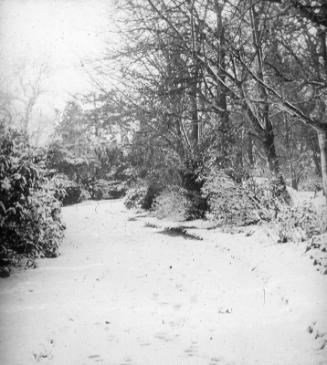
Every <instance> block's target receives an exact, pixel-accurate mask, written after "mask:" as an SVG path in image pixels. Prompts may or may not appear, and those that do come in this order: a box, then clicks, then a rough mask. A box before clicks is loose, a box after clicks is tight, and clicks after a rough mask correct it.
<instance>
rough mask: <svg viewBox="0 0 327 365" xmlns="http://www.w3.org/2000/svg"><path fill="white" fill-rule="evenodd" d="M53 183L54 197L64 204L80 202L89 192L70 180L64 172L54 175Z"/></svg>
mask: <svg viewBox="0 0 327 365" xmlns="http://www.w3.org/2000/svg"><path fill="white" fill-rule="evenodd" d="M53 185H54V187H55V191H56V198H57V199H58V200H60V201H61V202H62V204H63V205H64V206H67V205H72V204H77V203H80V202H81V201H83V200H85V199H87V198H88V197H89V194H88V193H87V191H86V190H85V189H83V187H82V186H80V185H79V184H77V183H76V182H74V181H72V180H70V179H69V178H68V177H67V176H66V175H64V174H59V175H56V176H55V177H54V178H53Z"/></svg>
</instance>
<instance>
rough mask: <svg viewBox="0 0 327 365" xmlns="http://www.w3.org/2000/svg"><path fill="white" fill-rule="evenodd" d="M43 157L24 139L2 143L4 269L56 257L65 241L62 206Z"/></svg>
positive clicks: (0, 205) (1, 258)
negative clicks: (20, 259) (27, 260)
mask: <svg viewBox="0 0 327 365" xmlns="http://www.w3.org/2000/svg"><path fill="white" fill-rule="evenodd" d="M45 175H46V169H45V168H44V163H43V157H42V155H40V154H39V153H38V151H36V150H34V149H32V148H30V147H29V146H28V145H27V144H26V141H25V140H24V138H23V137H22V136H21V135H17V134H16V135H13V134H7V135H6V136H4V137H1V139H0V196H1V199H0V242H1V245H0V265H1V266H6V267H7V266H10V265H12V264H15V263H17V261H19V258H21V257H27V258H30V259H34V258H35V257H54V256H56V255H57V250H58V245H59V243H60V241H61V239H62V237H63V229H64V226H63V224H62V222H61V219H60V206H61V205H60V202H59V201H58V200H57V199H56V197H55V194H56V191H55V188H54V185H53V184H52V183H51V182H50V181H49V180H48V179H47V178H45Z"/></svg>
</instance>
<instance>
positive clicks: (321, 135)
mask: <svg viewBox="0 0 327 365" xmlns="http://www.w3.org/2000/svg"><path fill="white" fill-rule="evenodd" d="M318 141H319V148H320V161H321V176H322V187H323V191H324V194H325V197H326V200H327V128H326V130H324V131H319V132H318Z"/></svg>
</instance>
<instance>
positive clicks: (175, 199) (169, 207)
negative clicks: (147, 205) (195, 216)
mask: <svg viewBox="0 0 327 365" xmlns="http://www.w3.org/2000/svg"><path fill="white" fill-rule="evenodd" d="M191 208H192V202H191V200H190V199H188V198H187V191H186V190H185V189H182V188H181V187H179V186H172V187H169V188H167V189H165V190H164V191H162V192H161V194H160V195H159V196H157V197H156V198H155V200H154V202H153V206H152V209H153V211H154V213H155V215H156V216H157V217H158V218H166V217H170V218H174V219H177V220H186V219H190V218H191V217H190V212H191Z"/></svg>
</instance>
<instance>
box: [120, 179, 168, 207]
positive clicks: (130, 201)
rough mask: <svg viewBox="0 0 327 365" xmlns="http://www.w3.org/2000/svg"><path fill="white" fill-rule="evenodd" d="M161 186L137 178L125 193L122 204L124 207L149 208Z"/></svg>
mask: <svg viewBox="0 0 327 365" xmlns="http://www.w3.org/2000/svg"><path fill="white" fill-rule="evenodd" d="M161 190H162V188H160V187H159V186H158V185H157V184H154V183H150V184H147V183H146V182H145V181H143V180H138V181H137V182H136V183H135V184H134V185H133V186H132V187H131V188H130V189H129V190H128V191H127V194H126V198H125V201H124V204H125V206H126V208H128V209H130V208H142V209H151V207H152V205H153V202H154V200H155V198H156V197H157V196H158V195H159V194H160V192H161Z"/></svg>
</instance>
